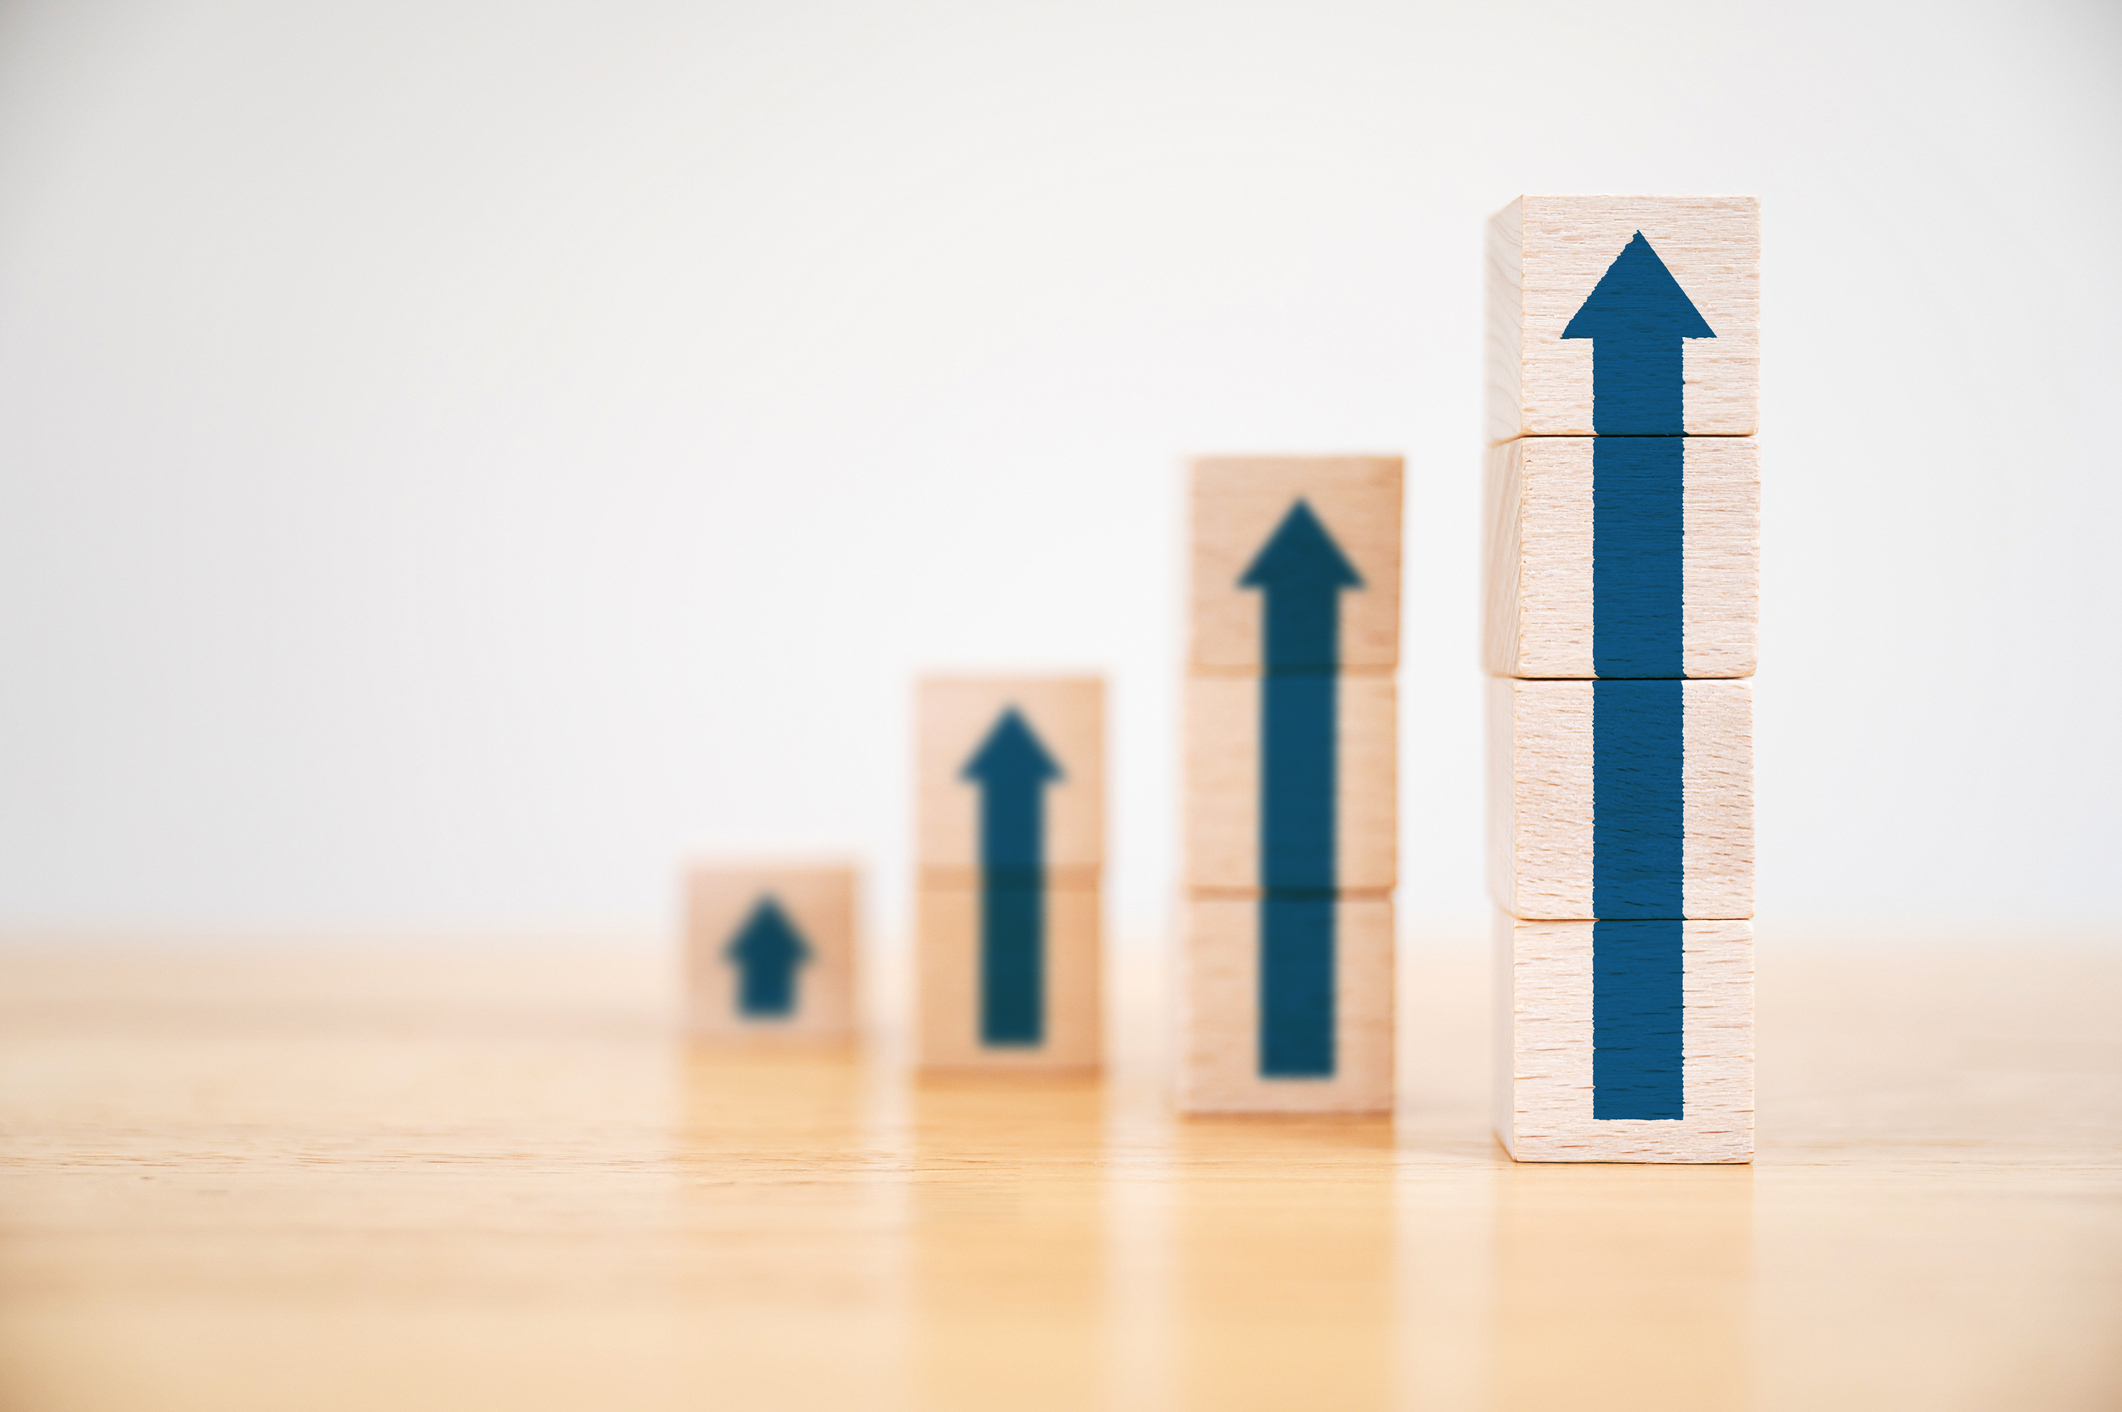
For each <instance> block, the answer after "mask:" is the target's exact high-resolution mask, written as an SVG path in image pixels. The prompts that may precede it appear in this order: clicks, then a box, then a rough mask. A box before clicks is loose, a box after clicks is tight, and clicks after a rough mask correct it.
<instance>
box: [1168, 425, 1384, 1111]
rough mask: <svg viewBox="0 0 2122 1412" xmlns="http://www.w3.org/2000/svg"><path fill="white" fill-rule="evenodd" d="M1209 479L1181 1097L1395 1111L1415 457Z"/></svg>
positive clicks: (1213, 466)
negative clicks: (1403, 543) (1406, 606)
mask: <svg viewBox="0 0 2122 1412" xmlns="http://www.w3.org/2000/svg"><path fill="white" fill-rule="evenodd" d="M1191 479H1192V484H1191V502H1192V532H1191V537H1192V545H1191V548H1192V564H1191V585H1190V587H1191V594H1190V596H1191V604H1190V611H1191V618H1192V624H1191V632H1190V634H1189V638H1190V644H1189V653H1188V663H1187V681H1186V785H1185V788H1186V821H1185V832H1186V863H1185V868H1186V874H1185V898H1184V903H1183V905H1184V908H1185V913H1186V917H1185V941H1184V949H1183V956H1184V967H1183V969H1184V975H1183V978H1182V982H1181V1038H1180V1053H1179V1075H1178V1077H1179V1095H1178V1096H1179V1103H1180V1106H1181V1107H1182V1108H1185V1109H1187V1110H1189V1111H1192V1112H1244V1111H1252V1112H1326V1111H1339V1112H1375V1111H1383V1110H1387V1109H1390V1108H1391V1107H1392V1097H1393V1087H1392V1068H1393V899H1392V893H1393V886H1394V883H1395V881H1396V869H1397V861H1398V860H1397V848H1396V833H1397V814H1396V808H1397V797H1398V796H1397V767H1396V760H1395V711H1394V683H1393V674H1394V672H1395V671H1396V670H1397V669H1398V666H1399V660H1400V479H1401V465H1400V460H1399V458H1398V457H1384V456H1348V457H1305V458H1297V457H1279V458H1277V457H1245V458H1228V459H1215V460H1202V461H1197V462H1195V463H1194V465H1193V467H1192V477H1191Z"/></svg>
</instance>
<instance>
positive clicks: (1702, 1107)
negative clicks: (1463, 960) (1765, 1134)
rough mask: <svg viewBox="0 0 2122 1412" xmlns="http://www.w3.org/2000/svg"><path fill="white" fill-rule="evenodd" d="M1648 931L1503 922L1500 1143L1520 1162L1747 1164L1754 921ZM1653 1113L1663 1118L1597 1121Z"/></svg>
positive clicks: (1499, 936) (1499, 948) (1499, 927)
mask: <svg viewBox="0 0 2122 1412" xmlns="http://www.w3.org/2000/svg"><path fill="white" fill-rule="evenodd" d="M1644 925H1645V924H1641V923H1636V924H1631V923H1600V922H1529V921H1520V920H1518V919H1516V918H1512V917H1508V916H1499V917H1498V919H1497V923H1496V968H1497V977H1496V988H1495V989H1496V996H1497V999H1498V1005H1499V1013H1498V1014H1497V1016H1496V1025H1495V1043H1496V1056H1497V1075H1496V1134H1497V1136H1499V1137H1500V1138H1502V1140H1503V1145H1504V1146H1505V1147H1506V1148H1508V1149H1509V1151H1510V1154H1511V1156H1513V1157H1515V1158H1517V1159H1518V1160H1519V1161H1521V1162H1747V1161H1751V1160H1752V1158H1753V1151H1754V928H1753V923H1751V922H1745V921H1714V922H1676V923H1670V924H1660V923H1652V924H1649V926H1650V927H1652V928H1655V927H1660V926H1665V927H1669V931H1667V932H1666V933H1664V934H1654V935H1648V936H1646V935H1641V934H1632V933H1631V932H1630V930H1629V929H1630V928H1631V927H1633V928H1635V929H1636V931H1637V932H1638V933H1640V932H1641V931H1642V930H1643V928H1644ZM1616 927H1618V928H1620V929H1621V930H1620V931H1619V932H1615V931H1614V930H1613V929H1614V928H1616ZM1602 929H1604V930H1602ZM1606 948H1610V949H1611V950H1612V951H1613V952H1614V953H1615V954H1613V955H1610V956H1609V957H1608V958H1607V959H1606V960H1605V961H1604V962H1601V961H1600V960H1599V958H1598V955H1597V953H1598V951H1599V950H1601V949H1606ZM1646 961H1647V962H1648V963H1649V969H1650V970H1651V971H1652V972H1653V975H1652V977H1651V981H1650V983H1648V984H1646V981H1645V977H1644V971H1645V969H1646V967H1645V963H1646ZM1660 968H1662V970H1663V975H1662V978H1661V977H1660V976H1659V975H1657V974H1656V973H1657V972H1658V971H1659V970H1660ZM1601 985H1605V986H1607V987H1608V988H1609V989H1608V993H1606V994H1601V993H1600V990H1599V987H1600V986H1601ZM1676 1020H1677V1025H1676V1024H1675V1021H1676ZM1650 1111H1655V1112H1664V1113H1668V1114H1671V1116H1667V1117H1655V1118H1653V1117H1631V1116H1618V1117H1617V1116H1602V1113H1606V1114H1613V1113H1616V1112H1618V1113H1623V1114H1627V1113H1631V1112H1650Z"/></svg>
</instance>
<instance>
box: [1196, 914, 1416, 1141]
mask: <svg viewBox="0 0 2122 1412" xmlns="http://www.w3.org/2000/svg"><path fill="white" fill-rule="evenodd" d="M1185 907H1186V920H1185V929H1186V930H1185V942H1184V951H1183V961H1182V974H1181V979H1180V1007H1181V1010H1180V1027H1179V1029H1180V1051H1179V1062H1178V1102H1179V1107H1180V1108H1181V1109H1182V1110H1184V1111H1186V1112H1189V1113H1385V1112H1390V1111H1391V1110H1392V1106H1393V904H1392V901H1391V899H1390V898H1385V897H1366V898H1345V899H1341V900H1339V901H1335V900H1331V899H1310V900H1295V901H1283V900H1273V899H1266V900H1263V899H1259V898H1233V897H1194V898H1192V899H1190V900H1189V901H1188V902H1187V903H1186V904H1185ZM1270 933H1274V935H1270ZM1322 945H1323V948H1324V949H1323V950H1320V949H1318V948H1321V947H1322ZM1277 948H1279V949H1280V954H1279V955H1277V954H1274V953H1275V952H1276V950H1277ZM1321 957H1324V958H1325V965H1324V966H1321V965H1319V964H1318V962H1319V960H1320V958H1321ZM1263 967H1265V968H1269V969H1272V970H1274V971H1275V973H1276V976H1275V978H1267V979H1264V978H1263V975H1262V971H1263ZM1277 980H1279V983H1277ZM1329 996H1330V997H1331V1005H1330V1006H1328V1005H1325V1004H1324V1003H1322V1002H1323V1001H1324V998H1325V997H1329ZM1263 997H1273V998H1272V999H1271V1000H1270V1002H1269V1003H1270V1004H1272V1005H1274V1006H1275V1007H1276V1008H1275V1011H1274V1012H1273V1013H1270V1014H1267V1015H1263V1013H1262V1001H1263Z"/></svg>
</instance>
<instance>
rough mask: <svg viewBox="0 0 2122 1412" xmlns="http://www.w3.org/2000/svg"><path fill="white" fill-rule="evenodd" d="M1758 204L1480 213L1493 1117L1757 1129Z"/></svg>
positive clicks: (1629, 1128) (1681, 1156)
mask: <svg viewBox="0 0 2122 1412" xmlns="http://www.w3.org/2000/svg"><path fill="white" fill-rule="evenodd" d="M1759 232H1760V225H1759V208H1758V203H1757V202H1755V201H1754V200H1753V199H1752V198H1750V197H1666V196H1527V197H1523V198H1521V199H1519V200H1518V201H1516V202H1513V203H1512V204H1511V205H1510V206H1509V207H1507V208H1505V209H1504V210H1503V211H1502V212H1501V213H1500V214H1498V215H1497V216H1496V217H1495V218H1494V220H1492V221H1491V222H1490V227H1489V241H1488V244H1489V276H1488V283H1489V300H1490V326H1489V405H1490V425H1489V440H1490V443H1491V450H1490V452H1489V459H1488V468H1487V516H1488V528H1489V541H1488V545H1487V550H1488V574H1487V595H1486V596H1487V604H1486V613H1487V626H1486V632H1485V641H1484V656H1485V658H1486V666H1487V669H1488V671H1489V672H1490V673H1491V674H1492V676H1493V677H1494V678H1495V680H1494V681H1493V682H1492V683H1491V695H1490V713H1489V749H1490V785H1489V788H1490V820H1491V830H1492V840H1491V849H1490V860H1491V882H1492V885H1493V890H1494V893H1495V898H1496V901H1497V903H1498V904H1499V905H1500V907H1501V908H1502V913H1503V914H1502V915H1501V916H1500V917H1499V919H1498V928H1497V963H1498V978H1497V992H1498V1001H1499V1006H1500V1011H1501V1013H1500V1015H1499V1018H1498V1033H1497V1042H1498V1050H1499V1055H1498V1057H1499V1074H1498V1087H1497V1114H1496V1126H1497V1132H1498V1134H1499V1135H1500V1136H1501V1138H1502V1139H1503V1142H1504V1144H1505V1145H1506V1146H1507V1147H1508V1148H1509V1150H1510V1152H1511V1154H1512V1155H1513V1156H1514V1157H1517V1158H1519V1159H1520V1160H1539V1161H1666V1162H1743V1161H1747V1160H1749V1159H1750V1158H1751V1156H1752V1153H1753V1106H1754V1105H1753V926H1752V922H1751V920H1750V919H1751V918H1752V916H1753V910H1754V906H1753V902H1754V899H1753V894H1754V851H1753V696H1752V686H1751V683H1750V681H1748V680H1747V678H1750V677H1751V676H1752V675H1753V671H1754V657H1755V641H1756V631H1755V621H1756V605H1757V585H1758V579H1759V500H1760V475H1759V458H1758V454H1757V451H1756V443H1755V441H1754V436H1753V434H1754V431H1755V429H1756V405H1757V387H1758V372H1759V353H1758V329H1759V284H1760V279H1759V249H1760V234H1759Z"/></svg>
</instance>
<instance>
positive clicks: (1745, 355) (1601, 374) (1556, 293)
mask: <svg viewBox="0 0 2122 1412" xmlns="http://www.w3.org/2000/svg"><path fill="white" fill-rule="evenodd" d="M1488 301H1489V310H1488V324H1489V332H1488V361H1489V372H1488V404H1489V411H1488V435H1489V440H1490V441H1492V442H1495V441H1507V440H1509V439H1510V438H1512V437H1515V436H1592V435H1599V436H1613V435H1623V436H1677V435H1681V434H1685V435H1688V436H1749V435H1752V434H1753V432H1754V431H1755V430H1756V428H1757V425H1758V420H1759V417H1758V403H1759V387H1760V324H1761V311H1760V301H1761V210H1760V202H1759V201H1758V200H1757V199H1756V198H1754V197H1751V196H1521V197H1519V198H1518V199H1517V200H1516V201H1513V202H1512V203H1511V204H1510V205H1509V206H1506V207H1505V208H1504V209H1503V210H1502V211H1500V212H1498V213H1497V214H1496V215H1495V217H1493V218H1492V219H1491V220H1490V221H1489V228H1488Z"/></svg>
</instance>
